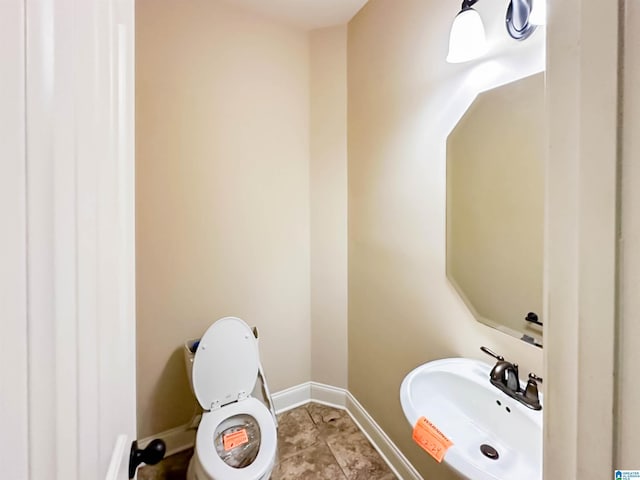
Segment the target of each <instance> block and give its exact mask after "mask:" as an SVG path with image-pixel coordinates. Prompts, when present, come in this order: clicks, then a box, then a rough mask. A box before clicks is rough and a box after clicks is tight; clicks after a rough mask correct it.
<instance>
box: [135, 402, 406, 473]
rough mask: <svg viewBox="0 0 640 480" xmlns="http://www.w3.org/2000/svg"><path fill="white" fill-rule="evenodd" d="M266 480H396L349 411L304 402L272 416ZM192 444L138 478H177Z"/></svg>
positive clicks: (146, 469)
mask: <svg viewBox="0 0 640 480" xmlns="http://www.w3.org/2000/svg"><path fill="white" fill-rule="evenodd" d="M278 425H279V427H278V461H277V464H276V466H275V468H274V469H273V474H272V475H271V480H396V476H395V475H394V474H393V473H392V472H391V470H390V469H389V467H388V466H387V464H386V463H385V462H384V460H382V458H381V457H380V455H379V454H378V452H376V450H375V449H374V448H373V447H372V446H371V444H370V443H369V441H368V440H367V438H366V437H365V436H364V435H363V433H362V432H361V431H360V430H358V427H357V426H356V425H355V424H354V423H353V421H352V420H351V417H349V414H348V413H347V412H345V411H344V410H338V409H335V408H331V407H326V406H324V405H319V404H317V403H308V404H307V405H304V406H302V407H298V408H296V409H294V410H290V411H288V412H285V413H283V414H281V415H279V416H278ZM191 455H192V450H188V451H186V452H182V453H179V454H177V455H173V456H171V457H169V458H166V459H165V460H163V461H162V462H160V463H159V464H158V465H154V466H146V467H143V468H141V469H140V471H139V473H138V479H139V480H183V479H184V478H185V476H186V469H187V465H188V462H189V459H190V458H191Z"/></svg>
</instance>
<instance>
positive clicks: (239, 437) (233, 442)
mask: <svg viewBox="0 0 640 480" xmlns="http://www.w3.org/2000/svg"><path fill="white" fill-rule="evenodd" d="M248 441H249V437H248V436H247V431H246V430H245V429H244V428H243V429H242V430H238V431H237V432H233V433H229V434H227V435H224V436H223V437H222V443H223V444H224V451H225V452H227V451H229V450H231V449H232V448H236V447H239V446H240V445H244V444H245V443H247V442H248Z"/></svg>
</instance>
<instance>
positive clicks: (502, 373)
mask: <svg viewBox="0 0 640 480" xmlns="http://www.w3.org/2000/svg"><path fill="white" fill-rule="evenodd" d="M480 350H482V351H483V352H484V353H486V354H487V355H489V356H491V357H493V358H495V359H496V360H497V362H496V364H495V365H494V366H493V368H492V369H491V373H489V380H490V381H491V384H492V385H493V386H495V387H497V388H498V389H499V390H501V391H502V392H504V393H506V394H507V395H508V396H510V397H511V398H513V399H515V400H517V401H518V402H520V403H522V404H523V405H525V406H527V407H529V408H531V409H533V410H541V409H542V405H541V404H540V397H539V394H538V383H537V382H542V378H540V377H538V376H537V375H535V374H533V373H530V374H529V380H528V382H527V386H526V388H524V389H522V388H521V387H520V378H519V377H518V364H517V363H511V362H507V361H506V360H505V359H504V357H503V356H502V355H498V354H496V353H494V352H492V351H491V350H489V349H488V348H487V347H480Z"/></svg>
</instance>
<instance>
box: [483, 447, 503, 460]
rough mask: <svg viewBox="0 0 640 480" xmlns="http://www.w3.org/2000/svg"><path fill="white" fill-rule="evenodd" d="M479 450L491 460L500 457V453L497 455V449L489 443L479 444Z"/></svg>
mask: <svg viewBox="0 0 640 480" xmlns="http://www.w3.org/2000/svg"><path fill="white" fill-rule="evenodd" d="M480 451H481V452H482V454H483V455H484V456H485V457H487V458H490V459H491V460H497V459H498V458H499V457H500V455H498V451H497V450H496V449H495V448H493V447H492V446H491V445H487V444H482V445H480Z"/></svg>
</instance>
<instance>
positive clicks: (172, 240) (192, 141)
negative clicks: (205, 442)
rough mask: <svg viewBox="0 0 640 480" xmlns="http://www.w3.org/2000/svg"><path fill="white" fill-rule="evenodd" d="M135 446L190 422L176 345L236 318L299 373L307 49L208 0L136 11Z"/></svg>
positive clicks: (286, 372)
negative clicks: (137, 440) (220, 321)
mask: <svg viewBox="0 0 640 480" xmlns="http://www.w3.org/2000/svg"><path fill="white" fill-rule="evenodd" d="M136 56H137V65H136V109H137V119H136V129H137V131H136V138H137V146H136V156H137V183H136V189H137V203H136V207H137V212H136V215H137V219H136V226H137V231H136V235H137V302H138V306H137V317H138V331H137V335H138V337H137V344H138V436H139V437H144V436H146V435H150V434H154V433H158V432H160V431H163V430H166V429H169V428H172V427H175V426H177V425H180V424H182V423H185V422H186V421H188V420H189V419H190V417H191V414H192V413H193V411H194V407H195V403H194V401H193V400H192V395H191V392H190V390H189V386H188V383H187V378H186V374H185V367H184V363H183V358H182V351H181V345H182V342H183V341H184V340H186V339H188V338H192V337H197V336H199V335H201V334H202V333H203V331H204V330H205V329H206V328H207V327H208V326H209V325H210V324H211V323H212V322H213V321H214V320H216V319H218V318H220V317H222V316H225V315H236V316H239V317H241V318H243V319H244V320H246V321H247V322H248V323H249V324H250V325H256V326H257V327H258V328H259V330H260V334H261V337H260V349H261V354H262V359H263V363H264V367H265V370H266V372H267V375H268V379H269V383H270V387H271V389H272V390H273V391H277V390H280V389H282V388H285V387H289V386H292V385H296V384H299V383H301V382H304V381H308V380H309V377H310V356H309V350H310V335H311V332H310V318H309V315H310V313H309V312H310V308H309V301H310V300H309V297H310V281H309V278H310V275H309V263H310V255H309V244H310V242H309V201H310V200H309V198H310V190H309V148H310V145H309V42H308V35H307V34H306V33H305V32H300V31H296V30H294V29H291V28H288V27H283V26H281V25H279V24H276V23H273V22H271V21H268V20H265V19H262V18H260V17H257V16H254V15H251V14H248V13H246V12H244V11H242V10H239V9H237V8H236V7H235V6H233V5H230V4H227V3H224V2H221V1H218V0H188V1H181V0H138V1H137V2H136Z"/></svg>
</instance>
